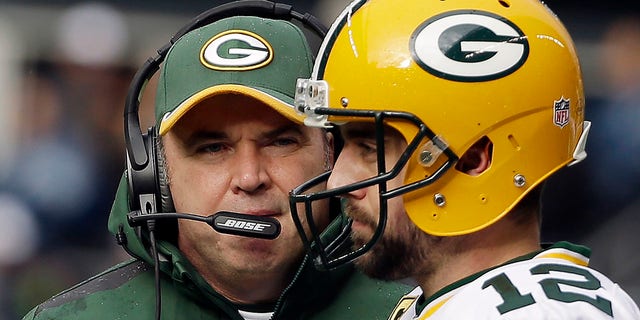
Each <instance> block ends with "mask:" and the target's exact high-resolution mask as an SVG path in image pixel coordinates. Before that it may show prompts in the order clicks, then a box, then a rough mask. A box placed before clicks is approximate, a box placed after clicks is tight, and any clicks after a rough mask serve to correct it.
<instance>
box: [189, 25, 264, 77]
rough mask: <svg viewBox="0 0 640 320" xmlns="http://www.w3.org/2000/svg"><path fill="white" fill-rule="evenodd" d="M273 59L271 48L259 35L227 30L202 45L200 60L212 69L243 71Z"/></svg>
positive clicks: (258, 66)
mask: <svg viewBox="0 0 640 320" xmlns="http://www.w3.org/2000/svg"><path fill="white" fill-rule="evenodd" d="M272 59H273V48H271V45H269V43H268V42H267V41H266V40H264V39H263V38H262V37H260V36H259V35H257V34H255V33H252V32H249V31H245V30H229V31H226V32H223V33H220V34H217V35H215V36H214V37H212V38H211V39H210V40H209V41H207V42H206V43H205V45H204V46H203V47H202V51H201V53H200V60H201V61H202V64H204V65H205V66H207V67H208V68H211V69H213V70H220V71H222V70H227V71H231V70H233V71H243V70H252V69H257V68H260V67H263V66H265V65H267V64H269V62H271V60H272Z"/></svg>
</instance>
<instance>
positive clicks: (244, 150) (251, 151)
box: [231, 146, 271, 193]
mask: <svg viewBox="0 0 640 320" xmlns="http://www.w3.org/2000/svg"><path fill="white" fill-rule="evenodd" d="M231 170H233V179H232V186H231V188H232V191H233V192H234V193H239V192H247V193H253V192H256V191H259V190H261V189H265V188H268V187H269V185H270V183H271V180H270V177H269V173H268V172H267V168H266V163H265V159H262V157H261V155H260V151H259V150H257V149H256V148H254V147H246V146H244V147H241V148H239V149H238V150H237V151H236V156H235V157H234V163H233V164H232V169H231Z"/></svg>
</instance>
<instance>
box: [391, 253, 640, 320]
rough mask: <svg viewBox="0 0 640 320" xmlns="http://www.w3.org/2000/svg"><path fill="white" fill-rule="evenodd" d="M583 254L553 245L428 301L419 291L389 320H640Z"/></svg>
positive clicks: (462, 282)
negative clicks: (590, 266)
mask: <svg viewBox="0 0 640 320" xmlns="http://www.w3.org/2000/svg"><path fill="white" fill-rule="evenodd" d="M588 256H589V249H587V248H586V247H582V246H576V245H572V244H570V243H568V242H559V243H556V244H554V245H553V246H551V247H549V248H548V249H546V250H543V251H541V252H539V253H537V254H532V255H528V256H524V257H521V258H519V259H515V260H513V261H511V262H509V263H507V264H504V265H501V266H498V267H496V268H494V269H490V270H486V271H483V272H481V273H479V274H475V275H472V276H470V277H468V278H466V279H462V280H460V281H458V282H456V283H453V284H451V285H449V286H447V287H445V288H444V289H442V290H440V291H439V292H437V293H436V294H435V295H433V296H432V297H430V298H428V300H426V301H425V300H424V299H425V298H424V297H423V296H422V290H421V289H420V287H417V288H416V289H414V290H413V291H412V292H411V293H409V294H408V295H406V296H405V297H404V298H403V299H402V300H401V301H400V302H399V303H398V307H397V308H396V310H395V311H394V313H393V314H392V315H391V317H390V318H389V319H394V320H410V319H429V320H435V319H447V320H451V319H456V320H466V319H474V320H478V319H501V320H502V319H504V320H507V319H518V320H522V319H527V320H539V319H558V320H577V319H589V320H598V319H609V320H611V319H616V320H634V319H640V311H639V310H638V306H637V305H636V304H635V303H634V302H633V300H632V299H631V298H630V297H629V295H628V294H627V293H626V292H624V291H623V290H622V289H621V288H620V287H619V286H618V285H617V284H616V283H614V282H612V281H611V280H610V279H609V278H607V277H606V276H604V275H603V274H601V273H600V272H598V271H596V270H593V269H590V268H589V267H587V265H588V263H589V258H588Z"/></svg>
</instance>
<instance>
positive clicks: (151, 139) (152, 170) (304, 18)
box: [116, 0, 327, 319]
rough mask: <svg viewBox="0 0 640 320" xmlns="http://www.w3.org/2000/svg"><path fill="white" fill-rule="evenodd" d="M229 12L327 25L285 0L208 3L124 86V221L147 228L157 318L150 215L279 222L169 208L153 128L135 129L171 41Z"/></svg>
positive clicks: (220, 225) (218, 223)
mask: <svg viewBox="0 0 640 320" xmlns="http://www.w3.org/2000/svg"><path fill="white" fill-rule="evenodd" d="M233 16H257V17H262V18H269V19H278V20H287V21H297V22H299V23H301V24H302V26H303V27H305V28H307V29H308V30H310V31H311V32H313V33H314V34H316V35H317V36H318V37H319V38H320V40H322V39H323V38H324V36H325V35H326V33H327V28H326V27H325V26H324V25H323V24H322V23H321V22H320V21H319V20H318V19H317V18H316V17H314V16H313V15H311V14H309V13H304V14H302V13H299V12H297V11H294V10H293V7H292V6H290V5H287V4H283V3H275V2H271V1H266V0H242V1H235V2H230V3H226V4H223V5H220V6H217V7H214V8H211V9H209V10H207V11H205V12H203V13H201V14H200V15H198V16H197V17H195V18H194V19H192V20H191V21H190V22H189V23H187V24H186V25H185V26H184V27H182V29H180V30H179V31H178V32H177V33H176V34H175V35H174V36H173V37H172V38H171V40H170V41H169V42H168V43H167V44H165V45H164V46H162V47H161V48H160V49H158V50H157V51H156V52H157V55H155V56H153V57H150V58H149V59H147V61H146V62H145V63H144V65H143V66H142V67H141V68H140V69H139V70H138V71H137V72H136V74H135V75H134V77H133V79H132V81H131V85H130V86H129V92H128V93H127V97H126V101H125V110H124V135H125V142H126V146H127V150H126V151H127V154H126V156H127V157H126V163H127V172H126V174H127V181H128V192H129V206H130V209H131V210H132V211H131V212H130V213H129V214H128V217H127V218H128V219H127V220H128V222H129V224H130V225H131V226H132V227H135V228H137V230H138V231H139V230H140V228H147V230H148V231H149V239H148V241H149V243H150V246H151V252H150V254H151V256H152V257H153V259H154V263H155V266H154V267H155V278H156V280H155V281H156V318H157V319H160V314H161V298H160V293H161V291H160V270H159V257H158V251H157V248H156V239H155V229H156V220H168V221H172V220H177V219H188V220H195V221H201V222H204V223H207V224H208V225H210V226H211V227H212V228H213V229H214V230H215V231H217V232H221V233H226V234H233V235H240V236H247V237H255V238H263V239H275V238H277V237H278V235H279V234H280V224H279V222H278V221H277V220H276V219H274V218H272V217H264V216H255V215H250V214H242V213H236V212H227V211H221V212H217V213H215V214H213V215H211V216H199V215H195V214H190V213H179V212H175V209H174V206H173V201H172V198H171V193H170V190H169V187H168V183H167V178H166V176H165V175H166V169H165V167H164V159H163V155H162V154H161V153H162V152H161V151H160V150H159V149H160V148H158V140H157V139H158V137H157V133H156V129H155V128H154V127H151V128H149V129H148V130H147V133H143V132H142V130H141V128H140V118H139V115H138V110H139V107H140V100H141V97H142V92H143V89H144V87H145V85H146V84H147V82H148V81H149V80H150V79H151V77H152V76H153V75H154V74H155V73H156V72H157V71H158V70H159V69H160V64H161V63H162V62H163V61H164V59H165V57H166V55H167V53H168V52H169V49H171V46H173V44H174V43H175V42H176V41H177V40H178V39H179V38H180V37H182V36H183V35H184V34H186V33H188V32H190V31H192V30H194V29H197V28H199V27H202V26H205V25H207V24H211V23H213V22H215V21H217V20H220V19H224V18H228V17H233ZM303 31H304V30H303ZM291 85H294V84H291ZM116 239H117V241H118V243H119V244H121V245H122V246H123V247H124V248H125V250H127V247H126V242H127V240H126V236H125V234H124V232H122V231H121V232H118V233H117V235H116Z"/></svg>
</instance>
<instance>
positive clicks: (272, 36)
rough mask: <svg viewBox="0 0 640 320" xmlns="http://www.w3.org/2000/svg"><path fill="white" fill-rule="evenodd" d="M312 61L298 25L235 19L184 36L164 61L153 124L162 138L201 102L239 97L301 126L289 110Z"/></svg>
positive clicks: (307, 74) (269, 20)
mask: <svg viewBox="0 0 640 320" xmlns="http://www.w3.org/2000/svg"><path fill="white" fill-rule="evenodd" d="M312 67H313V58H312V54H311V50H310V49H309V45H308V43H307V40H306V38H305V35H304V34H303V32H302V30H300V29H299V28H298V27H297V26H295V25H294V24H292V23H291V22H289V21H285V20H272V19H266V18H260V17H253V16H238V17H231V18H226V19H221V20H218V21H216V22H214V23H211V24H209V25H206V26H203V27H200V28H198V29H195V30H193V31H190V32H189V33H187V34H185V35H184V36H182V37H180V39H178V41H176V43H175V44H174V45H173V46H172V47H171V49H170V50H169V52H168V53H167V56H166V57H165V60H164V63H163V65H162V69H161V72H160V78H159V80H158V81H159V82H158V90H157V95H156V108H155V110H156V124H157V125H158V128H159V130H158V133H159V134H160V135H164V134H165V133H167V132H168V131H169V130H170V129H171V128H172V127H173V125H174V124H175V123H176V122H177V121H178V120H179V119H180V118H181V117H182V116H183V115H184V114H186V113H187V112H188V111H189V110H190V109H191V108H192V107H193V106H195V105H197V104H198V103H199V102H201V101H203V100H205V99H207V98H209V97H212V96H215V95H222V94H243V95H246V96H250V97H253V98H255V99H258V100H260V101H262V102H264V103H265V104H267V105H269V106H271V107H272V108H273V109H274V110H276V111H278V112H279V113H280V114H282V115H283V116H285V117H287V118H288V119H290V120H292V121H294V122H297V123H303V122H304V117H303V116H302V115H300V114H298V113H297V112H296V111H295V109H294V107H293V99H294V95H295V87H296V79H298V78H309V77H310V76H311V69H312Z"/></svg>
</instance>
